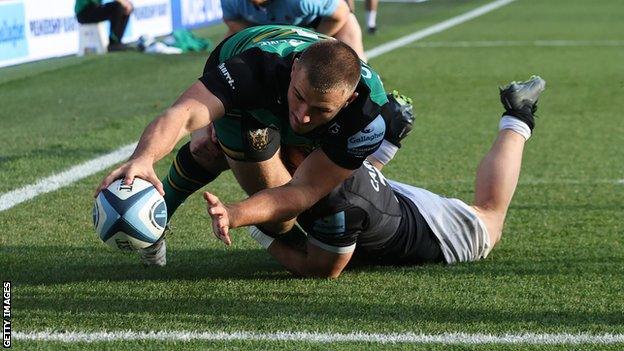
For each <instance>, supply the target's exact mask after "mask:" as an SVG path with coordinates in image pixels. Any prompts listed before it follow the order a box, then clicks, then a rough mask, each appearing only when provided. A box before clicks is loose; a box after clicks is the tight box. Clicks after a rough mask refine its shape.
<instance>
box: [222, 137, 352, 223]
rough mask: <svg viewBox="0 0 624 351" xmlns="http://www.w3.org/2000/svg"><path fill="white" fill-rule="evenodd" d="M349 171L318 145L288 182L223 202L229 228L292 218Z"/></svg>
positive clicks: (342, 178) (342, 179) (337, 182)
mask: <svg viewBox="0 0 624 351" xmlns="http://www.w3.org/2000/svg"><path fill="white" fill-rule="evenodd" d="M352 173H353V170H350V169H346V168H342V167H340V166H338V165H336V164H335V163H334V162H333V161H331V160H330V159H329V158H328V157H327V155H326V154H325V153H324V152H323V151H322V150H321V149H317V150H315V151H314V152H312V153H311V154H310V155H309V156H308V157H306V159H305V160H304V161H303V163H302V164H301V165H300V166H299V168H298V169H297V171H296V172H295V174H294V175H293V178H292V180H291V181H290V182H288V183H286V184H284V185H282V186H279V187H276V188H270V189H265V190H262V191H260V192H258V193H256V194H254V195H253V196H251V197H249V198H248V199H246V200H243V201H241V202H237V203H233V204H228V205H226V206H225V207H226V208H227V210H228V214H229V220H230V228H237V227H242V226H248V225H255V224H262V223H268V222H283V221H287V220H290V219H292V218H295V217H297V215H299V214H300V213H301V212H303V211H304V210H306V209H308V208H310V207H311V206H312V205H313V204H314V203H316V202H317V201H318V200H320V199H321V198H322V197H323V196H325V195H327V194H328V193H329V192H330V191H331V190H332V189H333V188H334V187H336V186H338V185H339V184H340V183H342V182H343V181H344V180H345V179H347V178H348V177H349V176H350V175H351V174H352Z"/></svg>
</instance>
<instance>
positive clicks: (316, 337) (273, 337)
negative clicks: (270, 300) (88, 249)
mask: <svg viewBox="0 0 624 351" xmlns="http://www.w3.org/2000/svg"><path fill="white" fill-rule="evenodd" d="M13 338H14V340H15V341H20V340H25V341H56V342H66V343H75V342H110V341H134V340H148V341H304V342H318V343H330V342H369V343H370V342H373V343H382V344H385V343H413V344H530V345H554V344H565V345H569V344H574V345H578V344H602V345H604V344H618V343H624V334H598V335H596V334H584V333H583V334H568V333H558V334H537V333H520V334H502V335H492V334H468V333H443V334H418V333H392V334H378V333H372V334H370V333H362V332H355V333H348V334H342V333H316V332H274V333H254V332H246V331H240V332H199V331H158V332H135V331H102V332H51V331H39V332H15V333H14V334H13Z"/></svg>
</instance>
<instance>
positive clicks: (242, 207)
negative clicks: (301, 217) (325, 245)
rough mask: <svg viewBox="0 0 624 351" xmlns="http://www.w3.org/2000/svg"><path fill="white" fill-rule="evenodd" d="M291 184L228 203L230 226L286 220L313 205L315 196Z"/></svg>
mask: <svg viewBox="0 0 624 351" xmlns="http://www.w3.org/2000/svg"><path fill="white" fill-rule="evenodd" d="M308 195H309V194H306V192H305V190H304V189H302V188H299V187H296V186H293V185H291V184H286V185H282V186H280V187H277V188H271V189H265V190H262V191H260V192H258V193H256V194H254V195H253V196H251V197H249V198H248V199H246V200H243V201H241V202H237V203H234V204H229V205H226V207H227V209H228V216H229V221H230V228H237V227H243V226H248V225H255V224H262V223H269V222H273V223H275V222H284V221H288V220H290V219H293V218H295V217H297V215H298V214H299V213H301V212H303V211H304V210H306V209H307V208H309V207H311V206H312V205H313V204H314V202H313V201H315V200H314V198H315V197H314V196H308Z"/></svg>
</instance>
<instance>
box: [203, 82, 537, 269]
mask: <svg viewBox="0 0 624 351" xmlns="http://www.w3.org/2000/svg"><path fill="white" fill-rule="evenodd" d="M544 88H545V81H544V80H542V79H541V78H540V77H536V76H534V77H532V78H531V79H530V80H528V81H526V82H523V83H515V82H513V83H511V84H510V85H508V86H507V87H506V88H504V89H501V92H500V97H501V101H502V103H503V105H504V108H505V113H504V114H503V116H502V118H501V120H500V123H499V133H498V137H497V139H496V141H495V142H494V145H493V146H492V148H491V149H490V151H489V152H488V154H487V155H486V156H485V157H484V158H483V160H482V161H481V164H480V166H479V168H478V170H477V178H476V189H475V200H474V202H473V205H472V206H468V205H467V204H465V203H464V202H462V201H460V200H458V199H450V198H445V197H441V196H439V195H436V194H434V193H431V192H429V191H427V190H425V189H420V188H416V187H413V186H409V185H406V184H402V183H399V182H395V181H391V180H386V179H385V178H384V176H383V175H382V174H381V173H380V172H379V171H378V170H377V169H376V168H375V167H373V166H372V165H370V164H368V163H364V165H363V167H360V168H359V169H358V170H357V171H356V172H355V173H354V174H353V175H352V176H351V177H349V178H348V179H347V180H346V181H345V182H344V183H342V184H341V185H339V186H337V187H336V188H334V190H332V191H331V192H330V193H329V194H328V195H327V196H326V197H324V198H323V199H321V200H320V201H318V202H317V203H315V204H314V206H312V207H311V208H310V209H309V210H307V211H305V212H304V213H302V214H301V215H300V216H299V217H298V222H299V223H300V225H301V226H302V227H303V229H304V230H305V231H306V232H307V234H308V238H307V243H306V247H305V250H298V249H297V248H295V247H292V246H290V245H287V244H285V243H284V242H282V241H281V240H274V239H273V238H272V237H271V236H268V235H266V234H265V233H263V232H261V231H260V230H259V229H258V228H256V227H251V228H250V234H251V236H252V237H253V238H254V239H255V240H256V241H257V242H258V243H259V244H260V245H262V246H263V247H264V248H265V249H267V250H268V252H269V253H270V254H271V255H272V256H273V257H274V258H275V259H276V260H277V261H278V262H280V263H281V264H282V265H283V266H284V267H285V268H286V269H288V270H289V271H291V272H292V273H294V274H296V275H300V276H313V277H332V278H335V277H338V276H339V275H340V273H341V272H342V271H343V269H344V268H345V267H346V266H347V264H348V263H349V262H350V261H352V260H353V261H358V262H361V263H367V264H388V265H412V264H423V263H436V262H439V263H442V262H444V263H448V264H452V263H456V262H469V261H477V260H480V259H483V258H485V257H487V255H488V254H489V252H490V251H491V250H492V248H493V247H494V246H495V245H496V243H497V242H498V241H499V240H500V238H501V234H502V230H503V223H504V221H505V216H506V213H507V209H508V207H509V204H510V202H511V199H512V197H513V194H514V191H515V189H516V185H517V182H518V177H519V175H520V166H521V162H522V154H523V148H524V144H525V142H526V141H527V140H528V138H529V137H530V136H531V133H532V130H533V127H534V113H535V111H536V109H537V105H536V104H537V100H538V97H539V94H540V93H541V92H542V91H543V90H544ZM204 197H205V199H206V201H207V207H208V213H209V214H210V215H211V217H212V219H213V231H214V233H215V234H216V235H217V237H219V238H221V240H223V241H224V242H225V243H227V244H229V243H230V238H229V234H228V230H229V228H235V227H238V226H239V225H238V223H239V222H238V218H237V216H238V213H239V210H238V208H237V207H238V206H239V204H236V203H235V204H230V205H223V204H222V203H221V202H220V201H219V199H218V198H217V197H216V196H215V195H213V194H210V193H208V192H206V193H205V194H204Z"/></svg>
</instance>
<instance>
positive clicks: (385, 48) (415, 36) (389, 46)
mask: <svg viewBox="0 0 624 351" xmlns="http://www.w3.org/2000/svg"><path fill="white" fill-rule="evenodd" d="M514 1H515V0H497V1H493V2H491V3H489V4H486V5H483V6H481V7H477V8H476V9H474V10H471V11H468V12H466V13H464V14H462V15H459V16H455V17H453V18H449V19H447V20H446V21H442V22H440V23H438V24H434V25H433V26H431V27H427V28H425V29H423V30H419V31H418V32H414V33H412V34H410V35H406V36H404V37H401V38H398V39H395V40H392V41H389V42H387V43H385V44H382V45H379V46H378V47H376V48H373V49H371V50H368V51H366V52H365V53H364V54H365V55H366V56H367V57H368V58H369V59H372V58H374V57H377V56H379V55H383V54H385V53H387V52H389V51H392V50H395V49H398V48H400V47H403V46H405V45H408V44H411V43H412V42H415V41H417V40H420V39H422V38H426V37H428V36H430V35H433V34H436V33H440V32H442V31H443V30H446V29H449V28H451V27H455V26H456V25H459V24H462V23H464V22H467V21H470V20H471V19H474V18H477V17H479V16H481V15H485V14H486V13H488V12H491V11H494V10H496V9H498V8H499V7H503V6H505V5H508V4H510V3H512V2H514Z"/></svg>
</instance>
